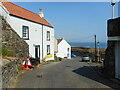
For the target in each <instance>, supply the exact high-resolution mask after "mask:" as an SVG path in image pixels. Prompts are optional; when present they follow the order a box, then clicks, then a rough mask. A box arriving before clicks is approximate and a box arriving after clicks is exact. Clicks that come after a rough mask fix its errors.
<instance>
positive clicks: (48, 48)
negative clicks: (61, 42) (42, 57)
mask: <svg viewBox="0 0 120 90" xmlns="http://www.w3.org/2000/svg"><path fill="white" fill-rule="evenodd" d="M49 54H50V45H47V55H49Z"/></svg>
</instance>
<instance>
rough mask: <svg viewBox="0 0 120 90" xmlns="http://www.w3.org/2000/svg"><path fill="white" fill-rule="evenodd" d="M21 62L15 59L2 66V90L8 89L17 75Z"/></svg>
mask: <svg viewBox="0 0 120 90" xmlns="http://www.w3.org/2000/svg"><path fill="white" fill-rule="evenodd" d="M20 66H21V60H20V59H15V60H12V61H11V62H9V63H7V64H6V65H4V66H2V88H10V87H11V86H12V84H13V81H14V80H15V78H16V75H17V74H18V73H19V70H20Z"/></svg>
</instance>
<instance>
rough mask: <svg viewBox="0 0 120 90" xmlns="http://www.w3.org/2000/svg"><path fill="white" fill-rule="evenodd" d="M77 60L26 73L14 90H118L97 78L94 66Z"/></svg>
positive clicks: (110, 83) (106, 81) (108, 82)
mask: <svg viewBox="0 0 120 90" xmlns="http://www.w3.org/2000/svg"><path fill="white" fill-rule="evenodd" d="M79 60H80V59H79V58H77V59H71V60H67V59H64V60H62V61H61V62H51V63H50V64H46V65H44V66H42V67H41V68H36V69H34V70H30V71H27V72H25V73H23V74H22V75H20V76H19V77H18V79H17V81H16V84H15V88H118V87H119V88H120V85H117V84H115V83H113V82H111V81H109V80H107V79H104V78H103V77H101V76H99V75H98V74H97V73H96V72H95V71H94V70H93V69H92V68H93V67H94V65H93V66H92V64H91V65H90V64H88V63H87V62H80V61H79Z"/></svg>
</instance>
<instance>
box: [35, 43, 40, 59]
mask: <svg viewBox="0 0 120 90" xmlns="http://www.w3.org/2000/svg"><path fill="white" fill-rule="evenodd" d="M35 58H36V59H40V45H35Z"/></svg>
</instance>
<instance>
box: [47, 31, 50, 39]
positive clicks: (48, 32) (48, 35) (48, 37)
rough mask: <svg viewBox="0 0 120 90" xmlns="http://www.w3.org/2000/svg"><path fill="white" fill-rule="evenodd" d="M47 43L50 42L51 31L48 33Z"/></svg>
mask: <svg viewBox="0 0 120 90" xmlns="http://www.w3.org/2000/svg"><path fill="white" fill-rule="evenodd" d="M47 41H50V31H47Z"/></svg>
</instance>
